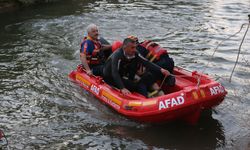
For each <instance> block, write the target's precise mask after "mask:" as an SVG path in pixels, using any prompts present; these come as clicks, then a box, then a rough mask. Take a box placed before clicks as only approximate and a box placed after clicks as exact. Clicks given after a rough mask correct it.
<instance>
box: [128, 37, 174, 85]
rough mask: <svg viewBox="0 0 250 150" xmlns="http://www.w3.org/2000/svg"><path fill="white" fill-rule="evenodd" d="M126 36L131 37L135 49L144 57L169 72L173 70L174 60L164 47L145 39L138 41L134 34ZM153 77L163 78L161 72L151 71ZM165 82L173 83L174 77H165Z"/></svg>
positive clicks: (156, 78)
mask: <svg viewBox="0 0 250 150" xmlns="http://www.w3.org/2000/svg"><path fill="white" fill-rule="evenodd" d="M128 38H131V39H133V40H135V41H136V43H137V46H136V49H137V51H138V52H139V53H140V54H141V55H142V56H143V57H145V58H147V59H148V60H149V61H150V62H153V63H155V64H156V65H158V66H160V67H162V68H164V69H166V70H168V71H169V72H170V73H171V74H172V73H173V70H174V60H173V59H172V58H171V57H169V55H168V52H167V50H166V49H164V48H162V47H160V46H159V45H158V44H157V43H155V42H153V41H150V40H145V41H144V42H141V43H139V41H138V38H137V37H136V36H132V35H131V36H129V37H128ZM152 74H153V77H155V80H158V79H160V80H163V78H164V76H163V75H162V74H157V73H154V72H152ZM166 83H167V85H169V86H174V85H175V77H174V76H172V75H170V76H168V77H167V78H166Z"/></svg>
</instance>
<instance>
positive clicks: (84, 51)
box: [80, 24, 111, 76]
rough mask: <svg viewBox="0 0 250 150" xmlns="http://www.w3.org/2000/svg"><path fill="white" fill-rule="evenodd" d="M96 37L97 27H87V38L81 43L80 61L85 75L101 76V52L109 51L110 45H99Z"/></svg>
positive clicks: (102, 56) (102, 62) (102, 55)
mask: <svg viewBox="0 0 250 150" xmlns="http://www.w3.org/2000/svg"><path fill="white" fill-rule="evenodd" d="M98 35H99V33H98V27H97V26H96V25H95V24H90V25H88V27H87V36H86V37H84V40H83V42H82V43H81V49H80V60H81V63H82V65H83V67H84V68H85V70H86V72H87V74H89V75H92V74H94V75H97V76H101V75H102V69H103V64H104V62H105V56H104V53H103V51H107V50H110V51H111V45H103V44H101V42H100V41H99V40H98Z"/></svg>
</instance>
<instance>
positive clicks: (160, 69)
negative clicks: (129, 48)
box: [138, 54, 170, 76]
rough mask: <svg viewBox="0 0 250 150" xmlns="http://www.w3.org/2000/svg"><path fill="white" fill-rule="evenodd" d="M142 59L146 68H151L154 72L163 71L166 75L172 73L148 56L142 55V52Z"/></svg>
mask: <svg viewBox="0 0 250 150" xmlns="http://www.w3.org/2000/svg"><path fill="white" fill-rule="evenodd" d="M138 57H139V59H140V61H141V62H142V64H143V65H145V67H146V68H148V69H149V70H151V71H152V72H157V73H162V74H163V75H165V76H168V75H170V73H169V71H167V70H166V69H163V68H161V67H159V66H158V65H156V64H154V63H152V62H150V61H148V60H147V59H146V58H144V57H142V56H141V55H140V54H139V55H138Z"/></svg>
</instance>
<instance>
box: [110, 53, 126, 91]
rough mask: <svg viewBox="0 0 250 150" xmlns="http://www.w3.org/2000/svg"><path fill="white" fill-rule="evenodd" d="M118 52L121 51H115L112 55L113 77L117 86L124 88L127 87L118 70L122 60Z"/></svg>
mask: <svg viewBox="0 0 250 150" xmlns="http://www.w3.org/2000/svg"><path fill="white" fill-rule="evenodd" d="M118 54H119V53H115V54H113V56H112V57H111V67H112V77H113V80H114V82H115V84H116V86H117V88H119V89H123V88H125V86H124V84H123V82H122V79H121V76H120V74H119V70H118V67H119V65H120V61H121V59H120V56H119V55H118Z"/></svg>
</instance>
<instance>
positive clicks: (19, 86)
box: [0, 0, 250, 149]
mask: <svg viewBox="0 0 250 150" xmlns="http://www.w3.org/2000/svg"><path fill="white" fill-rule="evenodd" d="M249 5H250V2H249V1H247V0H240V1H239V0H237V1H236V0H230V1H220V0H201V1H179V0H174V1H165V0H140V1H135V0H132V1H131V0H97V1H91V0H87V1H78V0H70V1H68V0H64V1H60V2H59V3H55V4H52V5H43V6H34V7H33V6H32V7H28V8H25V9H23V10H20V11H17V12H10V13H8V14H7V15H6V14H0V19H1V22H0V98H2V99H1V103H0V125H1V128H3V129H4V130H5V133H6V134H7V136H8V137H9V141H10V143H11V148H13V149H60V148H65V149H70V148H75V149H77V148H79V149H87V148H93V149H112V148H113V149H119V148H120V149H151V148H152V149H154V148H166V149H186V148H187V149H216V148H232V145H233V144H234V141H237V140H238V143H241V142H244V140H241V139H242V137H245V136H247V135H249V133H250V129H249V124H250V123H249V120H250V119H249V116H250V115H249V114H250V112H249V110H250V104H249V99H250V95H249V93H250V91H249V85H250V83H249V72H250V70H249V61H248V60H250V59H249V57H250V53H249V48H248V47H249V43H250V42H249V40H250V39H249V36H247V38H246V42H245V43H244V45H243V49H242V55H241V56H242V57H240V58H242V59H241V60H240V62H239V64H238V66H237V68H236V71H235V74H234V78H233V82H232V83H228V82H227V78H228V77H229V74H230V71H231V69H232V66H233V64H234V59H235V58H236V55H235V54H237V48H238V44H239V43H238V42H239V41H240V38H241V36H242V34H239V35H238V36H236V37H235V38H232V39H231V40H228V41H226V42H225V43H224V44H223V45H222V46H221V47H220V49H219V50H218V52H217V53H216V55H215V57H214V59H212V60H211V61H210V65H209V66H206V64H207V61H208V60H210V59H209V55H210V54H211V53H212V52H213V48H214V47H215V46H216V45H217V44H218V42H219V41H220V40H222V39H224V38H225V37H227V36H229V35H231V34H232V33H233V32H236V31H238V29H239V27H240V25H241V24H242V23H245V22H246V21H247V17H246V15H245V13H247V12H249ZM89 23H95V24H97V25H99V26H100V30H101V31H100V32H101V34H102V36H103V37H105V38H106V39H107V40H108V41H110V42H112V41H114V40H117V39H118V40H122V39H123V38H124V37H127V35H129V34H134V35H137V36H138V37H139V39H140V40H141V41H142V40H144V39H153V40H155V41H156V42H158V43H159V44H161V45H162V46H164V47H166V48H167V49H169V52H170V55H171V56H172V57H173V58H174V59H175V62H176V64H177V65H178V66H182V67H185V68H186V69H189V70H203V69H204V68H206V73H209V74H210V75H215V76H219V77H222V78H220V82H221V83H222V84H224V85H225V86H226V88H227V90H228V92H229V94H228V96H227V97H226V100H225V101H224V102H223V103H222V104H221V105H219V106H218V107H217V108H215V110H216V111H217V113H215V112H213V113H212V116H211V115H205V116H202V117H201V120H200V121H199V123H198V124H197V125H196V126H188V125H183V124H182V123H173V124H166V125H161V126H152V125H141V124H138V123H135V122H133V121H131V120H128V119H126V118H124V117H122V116H120V115H118V114H117V113H116V112H114V111H113V110H112V109H110V108H108V107H106V106H105V105H103V104H102V103H100V102H99V101H98V100H97V99H96V98H95V97H94V96H92V95H91V94H88V93H87V92H86V91H84V90H83V89H81V88H80V87H79V86H77V85H75V84H72V83H71V82H69V81H68V78H67V75H68V73H69V72H70V71H71V70H73V69H74V68H75V67H76V65H77V64H78V63H79V62H80V61H79V44H80V42H81V39H82V36H83V32H84V30H85V27H86V26H87V25H88V24H89ZM214 118H215V119H214ZM244 143H246V142H244Z"/></svg>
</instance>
